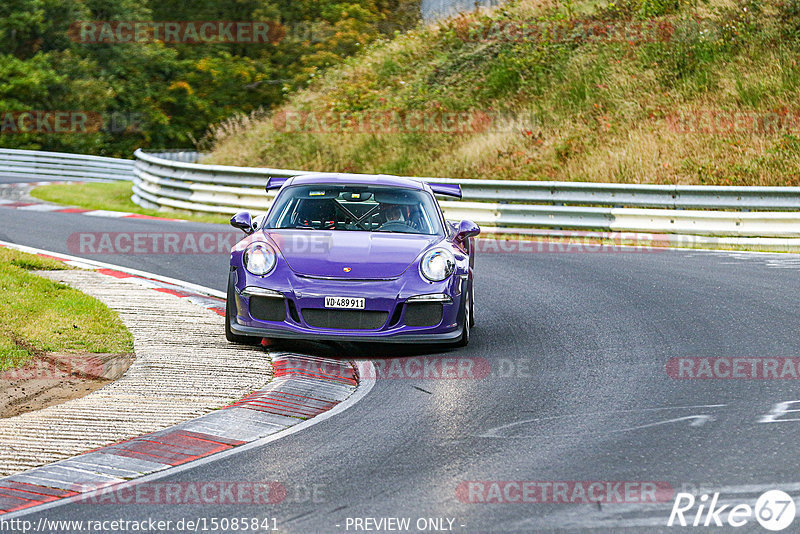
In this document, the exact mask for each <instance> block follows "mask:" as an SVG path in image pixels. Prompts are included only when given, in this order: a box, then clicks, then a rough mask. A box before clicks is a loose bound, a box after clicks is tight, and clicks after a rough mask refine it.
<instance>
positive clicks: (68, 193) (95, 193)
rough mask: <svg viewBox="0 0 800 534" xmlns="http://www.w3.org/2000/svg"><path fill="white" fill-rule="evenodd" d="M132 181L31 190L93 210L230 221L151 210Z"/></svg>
mask: <svg viewBox="0 0 800 534" xmlns="http://www.w3.org/2000/svg"><path fill="white" fill-rule="evenodd" d="M132 187H133V183H132V182H110V183H85V184H55V185H43V186H40V187H37V188H35V189H33V191H31V196H33V197H34V198H38V199H39V200H44V201H47V202H53V203H56V204H61V205H64V206H74V207H77V208H85V209H90V210H108V211H125V212H129V213H138V214H141V215H149V216H152V217H167V218H171V219H184V220H187V221H194V222H204V223H216V224H226V223H228V222H229V221H230V217H226V216H225V215H204V214H195V213H191V212H188V211H179V210H164V211H161V210H151V209H146V208H142V207H141V206H138V205H136V204H134V203H133V201H132V200H131V188H132Z"/></svg>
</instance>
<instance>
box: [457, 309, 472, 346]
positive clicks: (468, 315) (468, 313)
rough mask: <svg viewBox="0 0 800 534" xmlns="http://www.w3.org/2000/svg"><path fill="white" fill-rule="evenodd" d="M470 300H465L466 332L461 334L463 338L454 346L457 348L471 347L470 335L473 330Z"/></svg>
mask: <svg viewBox="0 0 800 534" xmlns="http://www.w3.org/2000/svg"><path fill="white" fill-rule="evenodd" d="M471 300H472V299H470V298H466V299H464V330H463V331H462V332H461V337H460V338H458V341H456V342H455V343H454V344H453V345H454V346H456V347H466V346H467V345H469V333H470V329H471V326H472V325H471V324H470V323H471V322H472V321H471V318H472V303H471Z"/></svg>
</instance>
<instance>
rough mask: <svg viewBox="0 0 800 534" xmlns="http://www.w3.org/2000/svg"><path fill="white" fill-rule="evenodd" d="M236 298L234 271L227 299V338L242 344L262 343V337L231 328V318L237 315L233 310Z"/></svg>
mask: <svg viewBox="0 0 800 534" xmlns="http://www.w3.org/2000/svg"><path fill="white" fill-rule="evenodd" d="M234 298H236V296H235V295H234V289H233V273H231V274H230V275H229V276H228V296H227V298H226V299H225V339H227V340H228V341H230V342H231V343H238V344H240V345H260V344H261V338H260V337H252V336H240V335H239V334H234V333H233V331H232V330H231V318H232V317H236V313H235V312H234V311H233V299H234Z"/></svg>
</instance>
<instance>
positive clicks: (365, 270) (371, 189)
mask: <svg viewBox="0 0 800 534" xmlns="http://www.w3.org/2000/svg"><path fill="white" fill-rule="evenodd" d="M267 189H268V190H269V189H280V191H279V192H278V195H277V197H276V198H275V201H274V202H273V204H272V207H271V208H270V210H269V213H267V214H266V215H262V216H259V217H256V218H251V216H250V214H249V213H247V212H241V213H238V214H236V215H235V216H234V217H233V218H232V219H231V224H232V225H233V226H234V227H236V228H239V229H241V230H243V231H244V232H245V234H247V237H245V238H244V239H242V240H241V241H240V242H239V243H237V244H236V246H235V247H233V249H232V250H231V268H230V275H229V280H228V304H227V314H226V320H225V334H226V337H227V338H228V340H229V341H233V342H237V343H253V342H258V341H260V340H261V338H265V337H266V338H295V339H326V340H347V341H389V342H418V343H436V342H441V343H452V344H454V345H457V346H464V345H466V344H467V343H468V342H469V335H470V327H471V326H472V325H473V324H474V317H473V302H474V294H473V276H472V271H473V265H474V257H473V254H472V246H471V240H470V238H471V237H473V236H476V235H478V233H480V228H478V226H477V225H476V224H475V223H474V222H471V221H461V223H460V224H458V225H455V224H451V223H449V222H447V221H446V220H445V218H444V216H443V215H442V211H441V208H440V207H439V204H438V202H437V201H436V198H435V196H434V194H440V195H450V196H455V197H460V196H461V189H460V187H459V186H457V185H448V184H427V183H423V182H419V181H416V180H412V179H410V178H399V177H395V176H383V175H380V176H365V175H347V174H308V175H303V176H297V177H294V178H288V179H284V178H280V179H274V178H273V179H270V180H269V182H268V184H267Z"/></svg>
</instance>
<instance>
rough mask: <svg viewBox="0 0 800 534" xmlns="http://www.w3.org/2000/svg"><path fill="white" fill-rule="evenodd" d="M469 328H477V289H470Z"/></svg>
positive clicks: (471, 286)
mask: <svg viewBox="0 0 800 534" xmlns="http://www.w3.org/2000/svg"><path fill="white" fill-rule="evenodd" d="M469 326H470V328H475V287H474V286H473V285H472V284H470V287H469Z"/></svg>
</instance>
